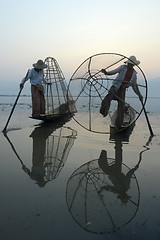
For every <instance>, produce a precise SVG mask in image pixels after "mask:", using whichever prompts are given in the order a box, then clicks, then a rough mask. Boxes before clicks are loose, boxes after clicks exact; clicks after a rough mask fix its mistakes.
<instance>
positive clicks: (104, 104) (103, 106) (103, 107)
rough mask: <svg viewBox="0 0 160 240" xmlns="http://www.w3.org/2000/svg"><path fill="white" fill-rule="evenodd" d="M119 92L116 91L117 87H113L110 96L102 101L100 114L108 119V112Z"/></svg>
mask: <svg viewBox="0 0 160 240" xmlns="http://www.w3.org/2000/svg"><path fill="white" fill-rule="evenodd" d="M116 95H117V92H116V90H115V87H114V86H112V87H111V88H110V90H109V92H108V94H107V95H106V96H105V98H104V99H103V100H102V103H101V108H100V113H101V114H102V115H103V116H104V117H106V116H107V115H108V111H109V109H110V105H111V101H112V100H113V99H114V100H116Z"/></svg>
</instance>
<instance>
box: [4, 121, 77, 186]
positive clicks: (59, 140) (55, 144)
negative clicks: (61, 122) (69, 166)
mask: <svg viewBox="0 0 160 240" xmlns="http://www.w3.org/2000/svg"><path fill="white" fill-rule="evenodd" d="M76 135H77V133H76V131H74V130H73V129H71V128H69V127H57V126H56V125H55V124H46V125H45V124H43V125H42V126H39V127H36V128H35V129H34V131H33V132H32V133H31V135H30V137H32V139H33V150H32V167H31V169H29V168H28V167H26V165H25V164H24V162H23V161H22V159H21V158H20V156H19V154H18V153H17V151H16V149H15V147H14V145H13V143H12V142H11V140H10V139H9V137H8V136H7V134H5V137H6V138H7V140H8V142H9V143H10V145H11V147H12V149H13V151H14V153H15V154H16V156H17V158H18V159H19V161H20V162H21V165H22V169H23V170H24V172H26V173H27V174H28V175H29V176H30V178H31V179H32V180H34V181H36V183H37V184H38V186H40V187H44V186H45V184H46V183H47V182H49V181H51V180H53V179H55V178H56V177H57V176H58V175H59V173H60V172H61V170H62V168H63V167H64V165H65V162H66V160H67V158H68V154H69V151H70V149H71V147H72V145H73V144H74V140H75V138H76Z"/></svg>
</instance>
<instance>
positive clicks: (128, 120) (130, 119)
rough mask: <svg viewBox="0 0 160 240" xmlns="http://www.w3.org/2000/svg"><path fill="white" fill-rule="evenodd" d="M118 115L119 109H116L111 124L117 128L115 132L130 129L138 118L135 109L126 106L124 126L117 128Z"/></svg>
mask: <svg viewBox="0 0 160 240" xmlns="http://www.w3.org/2000/svg"><path fill="white" fill-rule="evenodd" d="M117 115H118V110H116V111H115V112H114V113H113V115H112V117H111V125H110V127H111V128H113V129H114V130H115V132H122V131H124V130H126V129H128V128H129V127H130V126H131V125H132V124H133V123H135V119H136V114H135V111H134V110H133V109H132V108H131V107H126V110H125V112H124V118H123V124H122V127H121V128H120V129H118V130H117V127H116V119H117ZM111 131H112V130H111Z"/></svg>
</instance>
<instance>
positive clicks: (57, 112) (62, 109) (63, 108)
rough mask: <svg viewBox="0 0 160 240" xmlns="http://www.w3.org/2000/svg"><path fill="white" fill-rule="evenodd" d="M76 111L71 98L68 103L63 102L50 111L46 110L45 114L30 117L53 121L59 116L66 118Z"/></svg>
mask: <svg viewBox="0 0 160 240" xmlns="http://www.w3.org/2000/svg"><path fill="white" fill-rule="evenodd" d="M75 112H76V108H75V102H74V101H73V100H72V101H70V102H69V103H66V104H65V103H63V104H61V105H60V106H59V107H57V108H55V109H53V110H52V111H49V112H46V114H40V115H37V116H30V118H33V119H37V120H42V121H54V120H57V119H59V118H66V117H67V116H69V117H70V116H72V115H73V114H74V113H75Z"/></svg>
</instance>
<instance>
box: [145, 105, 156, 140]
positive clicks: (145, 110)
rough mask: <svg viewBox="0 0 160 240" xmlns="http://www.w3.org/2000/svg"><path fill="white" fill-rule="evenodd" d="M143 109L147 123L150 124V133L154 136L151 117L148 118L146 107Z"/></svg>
mask: <svg viewBox="0 0 160 240" xmlns="http://www.w3.org/2000/svg"><path fill="white" fill-rule="evenodd" d="M143 110H144V114H145V117H146V121H147V124H148V128H149V131H150V134H151V136H154V134H153V131H152V127H151V124H150V122H149V119H148V115H147V112H146V109H145V108H143Z"/></svg>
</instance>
